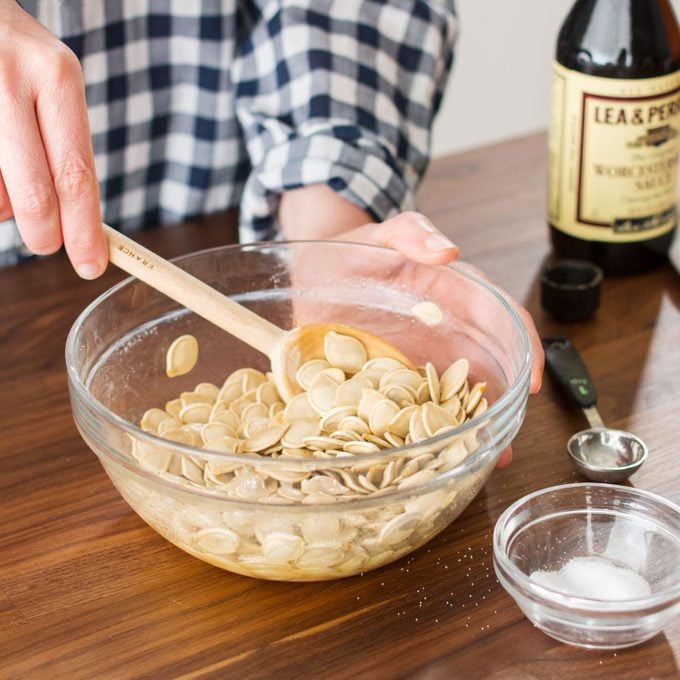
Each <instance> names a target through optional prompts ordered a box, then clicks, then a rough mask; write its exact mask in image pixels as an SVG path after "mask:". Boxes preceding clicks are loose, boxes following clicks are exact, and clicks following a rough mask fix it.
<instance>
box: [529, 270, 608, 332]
mask: <svg viewBox="0 0 680 680" xmlns="http://www.w3.org/2000/svg"><path fill="white" fill-rule="evenodd" d="M602 279H603V274H602V270H601V269H600V268H599V267H598V266H597V265H596V264H593V263H592V262H587V261H586V260H553V261H552V262H549V263H548V264H547V265H546V266H545V267H544V268H543V270H542V271H541V305H542V306H543V308H544V309H545V310H547V311H548V312H550V314H552V315H553V316H554V317H555V318H556V319H557V320H558V321H585V319H588V318H590V317H591V316H592V315H593V314H594V312H595V310H596V309H597V308H598V306H599V304H600V285H601V283H602Z"/></svg>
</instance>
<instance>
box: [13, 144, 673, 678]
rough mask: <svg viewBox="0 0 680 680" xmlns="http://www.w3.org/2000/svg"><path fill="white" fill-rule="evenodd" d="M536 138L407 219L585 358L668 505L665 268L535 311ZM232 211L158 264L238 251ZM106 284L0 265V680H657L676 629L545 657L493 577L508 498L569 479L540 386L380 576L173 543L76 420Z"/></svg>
mask: <svg viewBox="0 0 680 680" xmlns="http://www.w3.org/2000/svg"><path fill="white" fill-rule="evenodd" d="M545 148H546V142H545V137H544V136H543V135H538V136H533V137H529V138H524V139H519V140H515V141H512V142H509V143H505V144H502V145H497V146H494V147H489V148H487V149H482V150H478V151H474V152H470V153H466V154H463V155H459V156H453V157H449V158H446V159H442V160H440V161H437V162H435V163H433V165H432V167H431V169H430V172H429V174H428V177H427V178H426V180H425V182H424V184H423V186H422V190H421V204H422V208H423V210H424V211H425V212H426V213H427V214H428V215H430V217H432V219H433V220H434V221H435V223H437V224H438V226H439V227H440V228H442V229H443V230H444V231H446V232H447V233H448V234H449V235H450V236H452V237H453V239H454V240H455V241H456V243H457V244H458V245H459V246H460V247H461V249H462V252H463V255H464V257H465V259H467V260H469V261H471V262H472V263H474V264H476V265H477V266H479V267H481V268H482V269H484V270H485V271H486V272H487V273H488V274H489V275H490V276H491V277H492V278H493V279H494V280H495V281H496V282H497V283H499V284H500V285H502V286H503V287H505V288H506V289H507V290H508V291H509V292H510V293H511V294H512V295H514V296H515V297H516V298H517V299H518V300H520V301H521V302H522V303H523V304H525V305H526V306H527V307H528V308H529V309H530V311H531V312H532V313H533V314H534V315H535V319H536V323H537V325H538V327H539V330H540V331H541V333H543V334H548V333H560V332H561V333H565V334H568V335H569V336H570V338H571V339H572V341H573V342H574V344H575V345H576V346H577V347H578V348H579V349H580V350H581V351H582V352H583V354H584V357H585V360H586V361H587V363H588V364H589V365H590V367H591V372H592V373H593V378H594V380H595V382H596V385H597V387H598V390H599V393H600V395H601V397H600V406H601V412H602V416H603V418H604V419H605V421H606V422H608V423H610V424H612V425H618V426H622V427H629V428H630V429H632V430H634V431H636V432H637V433H639V434H640V435H641V436H642V437H644V438H645V439H646V440H647V442H648V444H649V446H650V449H651V455H650V459H649V461H648V462H647V463H646V464H645V467H644V468H643V469H642V470H641V471H640V472H639V473H638V474H637V475H636V476H635V477H634V478H633V479H632V483H633V484H634V486H636V487H640V488H643V489H648V490H652V491H656V492H658V493H661V494H663V495H665V496H667V497H669V498H671V499H673V500H675V501H676V502H677V501H678V500H680V493H679V492H680V466H678V464H677V456H678V444H677V439H678V425H677V423H678V417H677V413H678V409H679V408H680V362H678V360H677V356H678V340H680V316H679V315H678V308H679V307H680V287H679V279H678V275H677V273H676V272H675V271H673V270H672V269H671V268H670V267H666V268H662V269H659V270H657V271H655V272H652V273H649V274H645V275H643V276H638V277H635V278H631V279H616V280H608V281H606V282H605V286H604V290H603V296H602V305H601V308H600V310H599V311H598V313H597V315H596V318H594V319H593V320H591V321H589V322H586V323H582V324H574V325H569V326H567V325H561V324H558V323H557V322H555V321H553V320H552V319H550V318H549V317H548V316H547V315H546V314H544V312H543V311H542V310H541V309H540V305H539V301H538V289H537V283H536V280H537V275H538V272H539V269H540V267H541V264H542V261H543V259H544V258H545V256H546V255H547V254H548V250H549V246H548V238H547V230H546V227H545V223H544V213H545V207H544V194H545V165H546V151H545ZM233 238H234V218H233V215H231V216H228V217H225V216H223V215H219V216H214V217H212V218H209V219H205V220H201V221H197V222H192V223H188V224H186V225H183V226H181V227H175V228H168V229H164V230H153V231H149V232H146V233H144V234H142V235H141V236H140V240H141V242H143V243H145V244H146V245H147V246H149V247H150V248H152V249H153V250H156V251H157V252H159V253H160V254H162V255H163V256H166V257H171V256H174V255H178V254H181V253H184V252H189V251H191V250H198V249H202V248H206V247H211V246H213V245H217V244H220V243H224V242H227V241H229V240H233ZM121 278H122V275H121V274H120V273H119V272H117V271H115V270H114V269H113V268H112V269H111V270H110V271H109V272H107V274H106V275H105V276H104V277H103V278H102V279H100V280H98V281H94V282H84V281H80V280H78V279H77V278H76V276H75V275H74V274H73V273H72V272H71V270H70V268H69V266H68V263H67V262H66V260H65V258H64V256H63V255H57V256H53V257H51V258H47V259H45V260H42V261H33V262H30V263H27V264H24V265H21V266H20V267H17V268H14V269H10V270H4V271H0V296H1V298H2V315H1V316H0V357H2V359H1V362H0V419H1V424H2V439H1V440H0V441H1V442H2V443H1V444H0V461H1V462H2V471H3V474H2V476H1V477H0V678H3V680H4V679H5V678H7V679H10V678H11V679H14V678H27V679H28V678H30V679H31V680H33V679H35V678H38V679H41V678H50V679H51V678H63V677H69V678H73V679H75V678H107V679H108V678H171V677H174V678H231V677H237V678H240V679H245V678H277V679H278V678H367V679H369V678H370V679H373V678H381V679H382V678H406V677H408V678H428V679H430V678H493V679H496V678H499V679H500V678H502V679H504V680H505V679H515V678H517V679H519V678H522V679H524V678H550V679H557V680H560V679H562V678H564V679H565V680H566V679H569V680H572V678H574V677H579V678H595V677H597V678H601V677H604V678H609V677H615V678H618V679H621V680H623V679H627V678H672V677H678V673H679V670H678V659H679V658H680V625H678V623H676V624H675V625H673V626H671V627H670V628H669V629H667V630H666V631H665V632H664V634H662V635H658V636H657V637H656V638H654V639H653V640H651V641H650V642H648V643H646V644H644V645H642V646H640V647H637V648H633V649H630V650H624V651H619V652H618V653H613V652H607V653H600V652H586V651H583V650H579V649H575V648H571V647H568V646H565V645H561V644H558V643H557V642H555V641H553V640H552V639H551V638H548V637H546V636H545V635H543V634H542V633H540V632H539V631H538V630H536V629H535V628H533V626H532V625H531V624H530V623H529V622H528V621H527V620H526V619H525V618H524V616H523V615H522V613H521V612H520V611H519V609H518V608H517V607H516V606H515V605H514V603H513V602H512V600H511V599H510V598H509V597H508V596H507V595H506V594H505V592H504V591H503V589H502V588H501V587H500V585H499V584H498V582H497V581H496V579H495V576H494V574H493V566H492V554H491V534H492V531H493V525H494V522H495V520H496V519H497V518H498V516H499V515H500V513H501V512H502V511H503V509H504V508H505V507H507V506H508V504H509V503H511V502H512V501H514V500H516V499H517V498H519V497H520V496H522V495H524V494H525V493H528V492H530V491H533V490H535V489H539V488H541V487H544V486H548V485H552V484H559V483H564V482H570V481H575V480H577V479H578V477H577V475H576V473H575V472H574V471H573V469H572V468H571V467H570V464H569V462H568V460H567V458H566V455H565V451H564V445H565V442H566V439H567V438H568V436H569V435H570V434H571V433H573V432H574V431H576V430H577V429H580V428H581V427H582V426H583V424H584V421H583V420H582V417H581V415H580V414H579V413H578V412H577V411H575V410H574V409H571V408H570V407H569V406H568V405H567V404H566V403H565V402H564V401H563V399H562V398H561V397H560V396H559V395H558V393H557V390H556V389H555V388H554V387H553V386H552V384H551V383H550V382H549V381H547V380H546V382H545V385H544V388H543V390H542V392H541V393H540V394H539V395H537V396H535V397H532V398H531V400H530V404H529V410H528V413H527V416H526V420H525V423H524V425H523V427H522V430H521V431H520V434H519V435H518V437H517V439H516V440H515V443H514V452H515V461H514V462H513V464H512V465H511V466H510V467H509V468H507V469H504V470H497V471H496V472H495V473H494V474H493V475H492V477H491V478H490V480H489V481H488V482H487V484H486V486H485V488H484V489H483V490H482V492H481V493H480V494H479V496H478V497H477V498H476V499H475V500H474V501H473V502H472V504H471V505H470V506H469V507H468V509H467V510H466V511H465V513H464V514H463V515H462V516H461V517H460V518H459V519H458V520H457V521H456V522H455V523H453V524H452V525H451V526H450V527H449V528H448V529H447V530H445V531H444V532H443V533H442V534H440V535H439V536H438V537H436V538H435V539H433V540H432V541H431V542H430V543H429V544H428V545H427V546H425V547H424V548H422V549H420V550H418V551H417V552H415V553H413V554H412V555H410V556H408V557H406V558H403V559H402V560H400V561H398V562H395V563H394V564H392V565H389V566H387V567H384V568H383V569H380V570H378V571H375V572H371V573H367V574H365V575H363V576H357V577H354V578H349V579H344V580H339V581H333V582H323V583H311V584H284V583H273V582H267V581H258V580H254V579H248V578H244V577H240V576H236V575H233V574H230V573H228V572H223V571H220V570H218V569H216V568H213V567H210V566H208V565H207V564H204V563H202V562H200V561H198V560H196V559H194V558H192V557H190V556H188V555H186V554H185V553H183V552H182V551H180V550H178V549H177V548H175V547H174V546H172V545H171V544H169V543H168V542H167V541H165V540H164V539H162V538H161V537H160V536H158V535H157V534H156V533H155V532H153V531H152V530H151V529H150V528H149V527H147V526H146V525H145V524H144V523H143V522H142V520H140V519H139V518H138V517H137V516H136V515H135V514H134V513H133V512H132V511H131V510H130V509H129V508H128V506H127V505H126V504H125V503H124V501H123V500H122V499H121V498H120V496H119V495H118V493H117V492H116V491H115V490H114V488H113V486H112V485H111V483H110V482H109V480H108V478H107V477H106V475H105V473H104V472H103V470H102V468H101V466H100V465H99V463H98V462H97V459H96V457H95V456H94V455H93V454H92V453H91V452H90V451H89V450H88V449H87V447H86V446H85V445H84V443H83V442H82V440H81V439H80V437H79V436H78V433H77V431H76V430H75V427H74V425H73V421H72V419H71V415H70V407H69V402H68V395H67V390H66V378H65V371H64V359H63V353H64V342H65V338H66V334H67V332H68V329H69V327H70V326H71V324H72V323H73V321H74V320H75V318H76V317H77V315H78V314H79V313H80V311H81V310H82V309H83V308H84V307H85V306H86V304H87V303H88V302H89V301H91V300H92V299H93V298H94V297H95V296H97V295H98V294H99V293H100V292H102V291H103V290H105V289H106V288H108V287H109V286H110V285H111V284H112V283H114V282H116V281H118V280H120V279H121Z"/></svg>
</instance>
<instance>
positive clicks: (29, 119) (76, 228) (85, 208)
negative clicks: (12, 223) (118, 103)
mask: <svg viewBox="0 0 680 680" xmlns="http://www.w3.org/2000/svg"><path fill="white" fill-rule="evenodd" d="M0 102H2V105H1V106H0V220H4V219H9V218H10V217H12V216H13V217H14V218H15V220H16V223H17V227H18V229H19V233H20V234H21V237H22V238H23V241H24V243H25V244H26V246H27V247H28V249H29V250H31V251H32V252H34V253H36V254H37V255H49V254H51V253H54V252H56V251H57V250H59V248H60V247H61V245H62V243H63V244H64V246H65V248H66V252H67V254H68V256H69V258H70V260H71V262H72V263H73V266H74V267H75V269H76V271H77V272H78V273H79V274H80V276H82V277H83V278H86V279H93V278H95V277H97V276H99V275H100V274H101V273H103V271H104V270H105V269H106V264H107V261H108V248H107V245H106V239H105V238H104V232H103V230H102V226H101V221H102V218H101V212H100V208H99V187H98V185H97V177H96V172H95V166H94V156H93V152H92V141H91V139H90V131H89V124H88V118H87V104H86V101H85V86H84V80H83V74H82V71H81V69H80V64H79V63H78V59H77V58H76V56H75V55H74V54H73V52H71V50H69V49H68V47H66V45H64V44H63V43H62V42H60V41H59V40H58V39H57V38H56V37H55V36H54V35H52V34H51V33H50V32H49V31H48V30H47V29H46V28H45V27H43V26H42V25H41V24H40V23H39V22H37V21H36V20H35V19H33V17H31V16H30V15H29V14H27V13H26V12H25V11H24V10H23V9H21V7H19V5H18V4H17V3H16V2H15V0H0Z"/></svg>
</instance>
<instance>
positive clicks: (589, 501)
mask: <svg viewBox="0 0 680 680" xmlns="http://www.w3.org/2000/svg"><path fill="white" fill-rule="evenodd" d="M493 550H494V567H495V570H496V575H497V576H498V580H499V581H500V583H501V585H502V586H503V587H504V588H505V590H507V592H508V593H509V594H510V595H511V596H512V597H513V598H514V600H515V602H516V603H517V605H518V606H519V607H520V609H521V610H522V611H523V612H524V614H526V616H527V617H528V618H529V619H530V620H531V621H532V623H533V624H534V625H535V626H536V627H537V628H539V629H540V630H542V631H543V632H544V633H546V634H547V635H550V636H551V637H553V638H555V639H556V640H559V641H560V642H565V643H567V644H570V645H576V646H578V647H588V648H592V649H618V648H622V647H630V646H632V645H636V644H638V643H640V642H644V641H645V640H648V639H649V638H651V637H653V636H654V635H656V634H657V633H658V632H660V631H661V630H662V629H663V628H664V627H665V626H667V625H668V624H669V623H670V622H671V621H672V620H673V619H674V618H675V617H676V616H678V615H679V614H680V508H679V507H678V506H677V505H674V504H673V503H671V502H669V501H667V500H665V499H663V498H661V497H659V496H657V495H655V494H652V493H649V492H647V491H640V490H638V489H633V488H629V487H623V486H612V485H610V484H588V483H585V484H565V485H563V486H554V487H550V488H547V489H543V490H541V491H537V492H535V493H532V494H529V495H527V496H525V497H524V498H521V499H519V500H518V501H516V502H515V503H513V504H512V505H511V506H510V507H509V508H507V510H505V512H503V514H502V515H501V516H500V518H499V519H498V521H497V523H496V527H495V529H494V537H493ZM588 558H590V561H589V562H587V565H589V566H588V567H587V568H586V569H585V570H584V571H581V575H582V577H585V579H584V581H585V582H584V583H579V584H577V585H576V587H574V584H573V583H572V584H571V585H566V582H565V581H564V579H563V578H562V577H561V576H560V574H565V573H566V572H565V571H560V570H561V569H562V568H563V567H565V565H571V567H572V568H573V565H575V564H578V565H579V566H581V567H582V566H583V565H584V563H585V560H587V559H588ZM574 559H576V560H577V562H572V560H574ZM569 568H570V567H567V569H569ZM617 568H619V569H624V570H626V571H625V572H624V571H618V570H617ZM598 570H599V571H600V574H599V575H598V574H596V573H595V571H598ZM537 571H540V572H544V573H543V574H541V575H538V576H537V575H536V574H535V572H537ZM545 572H552V573H548V574H545ZM631 572H634V574H631ZM570 573H571V572H570ZM607 574H610V575H611V574H615V575H621V578H624V577H625V578H626V581H625V582H624V581H622V584H624V583H627V585H626V586H625V587H624V590H623V592H619V594H618V595H617V596H616V598H617V599H614V597H607V595H606V593H605V594H604V595H603V596H602V597H595V596H593V593H594V592H595V593H597V592H598V590H599V591H600V592H604V591H606V590H610V591H611V589H612V588H613V587H614V585H615V584H614V583H613V580H610V581H609V582H604V583H602V579H603V578H606V575H607ZM640 577H641V578H640ZM616 578H617V579H618V578H619V577H618V576H616ZM642 579H644V581H646V583H647V584H648V586H649V594H642V595H641V591H640V588H639V586H640V584H641V581H642ZM598 583H600V584H601V586H603V587H602V588H600V586H599V585H598ZM633 585H634V587H632V586H633ZM643 585H644V584H643ZM631 588H632V590H631ZM577 590H578V591H580V592H579V593H578V594H577V592H576V591H577ZM626 590H629V591H630V592H635V595H636V596H634V597H628V598H627V599H618V598H620V597H623V596H624V595H626V592H625V591H626Z"/></svg>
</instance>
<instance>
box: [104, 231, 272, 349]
mask: <svg viewBox="0 0 680 680" xmlns="http://www.w3.org/2000/svg"><path fill="white" fill-rule="evenodd" d="M103 226H104V233H105V235H106V239H107V241H108V244H109V259H110V261H111V262H113V264H115V265H116V266H117V267H120V268H121V269H122V270H123V271H125V272H127V273H128V274H132V276H135V277H137V278H138V279H140V280H141V281H144V283H147V284H148V285H150V286H151V287H152V288H155V289H156V290H158V291H160V292H161V293H164V294H165V295H167V296H168V297H169V298H171V299H172V300H175V302H179V303H180V304H181V305H184V306H185V307H187V308H188V309H190V310H191V311H192V312H195V313H196V314H198V315H199V316H202V317H203V318H204V319H207V320H208V321H211V322H212V323H214V324H215V325H216V326H219V328H221V329H222V330H225V331H227V333H230V334H231V335H233V336H235V337H237V338H238V339H239V340H242V341H243V342H245V343H246V344H248V345H250V346H251V347H254V348H255V349H257V350H259V351H260V352H262V353H263V354H266V355H267V356H270V355H271V354H272V352H273V351H274V348H275V347H276V345H277V344H278V343H279V341H280V340H281V338H282V337H283V336H284V335H285V331H283V330H281V329H280V328H279V327H278V326H275V325H274V324H272V323H270V322H269V321H267V320H266V319H263V318H262V317H261V316H258V315H257V314H255V313H254V312H251V311H250V310H249V309H247V308H246V307H243V306H241V305H239V304H238V303H237V302H234V301H233V300H231V299H230V298H228V297H227V296H226V295H223V294H222V293H220V292H219V291H217V290H215V289H214V288H211V287H210V286H209V285H208V284H207V283H205V282H203V281H201V280H200V279H197V278H196V277H194V276H192V275H191V274H189V273H188V272H186V271H184V270H183V269H180V268H179V267H177V266H176V265H174V264H172V262H168V261H167V260H165V259H163V258H162V257H161V256H160V255H156V253H154V252H152V251H150V250H149V249H148V248H145V247H144V246H141V245H139V243H137V242H135V241H133V240H132V239H131V238H128V237H127V236H125V235H124V234H121V233H120V232H117V231H116V230H115V229H112V228H111V227H109V226H108V225H107V224H105V225H103Z"/></svg>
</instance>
